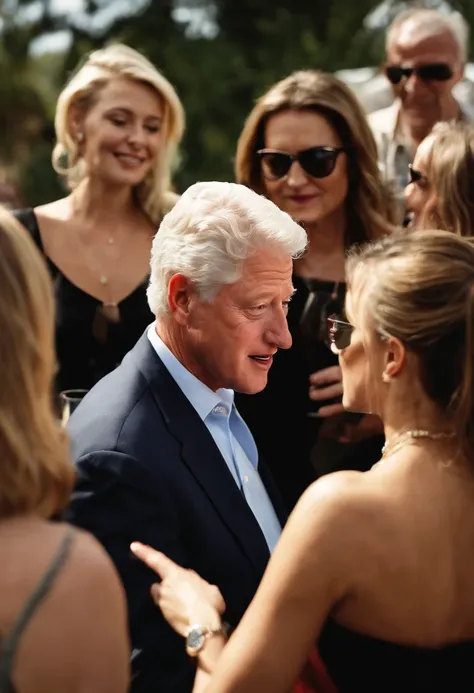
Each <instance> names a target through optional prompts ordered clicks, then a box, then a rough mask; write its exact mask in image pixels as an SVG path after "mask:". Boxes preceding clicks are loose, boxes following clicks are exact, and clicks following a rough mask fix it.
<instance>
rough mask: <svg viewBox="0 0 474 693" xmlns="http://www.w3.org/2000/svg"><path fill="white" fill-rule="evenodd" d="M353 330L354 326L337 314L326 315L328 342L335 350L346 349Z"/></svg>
mask: <svg viewBox="0 0 474 693" xmlns="http://www.w3.org/2000/svg"><path fill="white" fill-rule="evenodd" d="M353 331H354V326H353V325H351V324H350V322H346V321H345V320H341V318H340V317H339V316H338V315H330V316H329V317H328V334H329V342H330V344H331V346H333V347H335V348H336V350H337V351H341V349H346V347H348V346H349V344H350V343H351V336H352V333H353Z"/></svg>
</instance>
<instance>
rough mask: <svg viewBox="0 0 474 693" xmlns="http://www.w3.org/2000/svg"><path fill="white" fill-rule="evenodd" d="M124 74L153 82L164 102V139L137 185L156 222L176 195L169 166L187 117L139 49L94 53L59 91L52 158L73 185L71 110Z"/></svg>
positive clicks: (75, 159) (75, 158) (78, 175)
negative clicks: (155, 158)
mask: <svg viewBox="0 0 474 693" xmlns="http://www.w3.org/2000/svg"><path fill="white" fill-rule="evenodd" d="M117 77H123V78H126V79H131V80H134V81H137V82H141V83H143V84H146V85H148V86H150V87H151V88H152V89H153V90H154V91H155V92H156V93H157V94H158V95H159V96H160V98H161V100H162V102H163V106H164V119H163V133H164V142H163V144H162V146H161V147H160V152H159V154H158V157H157V160H156V163H155V165H154V167H153V168H152V170H151V171H150V172H149V173H148V175H147V176H146V178H145V180H144V181H143V182H142V183H140V184H139V185H138V186H137V197H138V200H139V203H140V205H141V206H142V208H143V209H144V211H145V212H146V213H147V214H148V216H149V217H150V218H151V219H152V220H153V221H154V222H155V223H157V222H159V221H160V220H161V217H162V216H163V215H164V214H166V212H168V211H169V209H170V208H171V207H172V205H173V203H174V201H175V200H176V195H175V194H174V193H173V192H172V190H171V167H172V164H173V161H174V158H175V154H176V150H177V147H178V145H179V143H180V142H181V139H182V137H183V133H184V126H185V115H184V110H183V106H182V104H181V101H180V100H179V97H178V95H177V94H176V91H175V90H174V88H173V86H172V85H171V84H170V82H168V80H167V79H166V78H165V77H164V76H163V75H162V74H161V73H160V72H158V70H157V69H156V68H155V67H154V65H153V64H152V63H151V62H150V61H149V60H147V58H145V57H144V56H143V55H141V54H140V53H138V51H136V50H134V49H133V48H129V47H128V46H124V45H122V44H113V45H110V46H107V47H106V48H102V49H100V50H97V51H94V52H93V53H91V54H90V55H88V56H87V59H86V61H85V62H82V63H81V64H80V66H79V68H78V69H76V72H75V73H74V74H73V76H72V78H71V79H70V80H69V82H68V84H67V85H66V86H65V88H64V89H63V91H62V92H61V94H60V95H59V99H58V103H57V107H56V117H55V121H54V125H55V130H56V140H57V143H56V146H55V148H54V151H53V156H52V162H53V168H54V170H55V171H56V172H57V173H59V174H60V175H62V176H65V177H66V179H67V182H68V184H69V187H70V189H74V188H75V187H76V186H77V185H78V183H79V182H80V180H81V179H82V176H83V170H82V167H81V165H80V164H81V158H80V148H79V145H78V142H77V138H76V137H75V136H74V134H73V132H72V129H71V117H70V115H71V109H72V108H73V107H80V108H82V109H85V110H87V109H89V108H90V107H91V106H92V105H93V104H94V101H95V99H96V98H97V95H98V94H99V92H100V90H101V89H102V88H103V87H104V86H105V85H106V84H107V83H108V82H110V80H112V79H114V78H117Z"/></svg>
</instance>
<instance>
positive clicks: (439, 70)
mask: <svg viewBox="0 0 474 693" xmlns="http://www.w3.org/2000/svg"><path fill="white" fill-rule="evenodd" d="M416 71H417V73H418V75H419V76H420V77H421V79H426V80H427V81H430V80H434V81H436V82H446V81H447V80H448V79H451V77H452V76H453V71H452V70H451V68H450V67H449V65H446V64H445V63H434V64H433V65H420V66H419V67H418V68H417V70H416Z"/></svg>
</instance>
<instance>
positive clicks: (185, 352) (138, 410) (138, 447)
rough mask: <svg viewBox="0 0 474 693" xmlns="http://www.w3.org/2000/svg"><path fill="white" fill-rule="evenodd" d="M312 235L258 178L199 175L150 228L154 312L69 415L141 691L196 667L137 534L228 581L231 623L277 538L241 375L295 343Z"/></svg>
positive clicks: (83, 504)
mask: <svg viewBox="0 0 474 693" xmlns="http://www.w3.org/2000/svg"><path fill="white" fill-rule="evenodd" d="M305 244H306V234H305V232H304V231H303V229H302V228H301V227H300V226H299V225H297V224H296V223H295V222H294V221H292V219H291V218H290V217H289V216H288V215H287V214H285V213H284V212H281V211H280V210H279V209H278V208H277V207H276V206H275V205H274V204H273V203H271V202H270V201H269V200H266V199H265V198H263V197H261V196H259V195H257V194H256V193H254V192H252V191H251V190H249V189H248V188H245V187H243V186H241V185H236V184H230V183H198V184H196V185H194V186H192V187H191V188H189V190H188V191H187V192H185V193H184V195H183V196H182V197H181V199H180V200H179V201H178V203H177V204H176V206H175V207H174V209H173V210H172V211H171V212H170V213H169V214H168V215H167V216H166V217H165V218H164V220H163V222H162V224H161V226H160V229H159V231H158V233H157V235H156V237H155V239H154V242H153V251H152V260H151V280H150V284H149V289H148V298H149V304H150V308H151V310H152V312H153V313H154V314H155V316H156V322H155V323H154V324H153V325H151V326H150V328H149V329H148V330H147V332H146V333H145V335H143V337H142V338H141V340H140V341H139V342H138V344H137V345H136V347H135V348H134V349H133V350H132V351H131V352H130V353H129V354H128V355H127V356H126V357H125V359H124V361H123V363H122V364H121V366H120V367H119V368H118V369H117V370H115V371H114V372H113V373H111V374H110V375H108V376H106V377H105V378H104V379H103V380H102V381H100V382H99V383H98V384H97V385H96V386H95V387H94V388H93V389H92V390H91V392H90V393H89V394H88V395H87V396H86V398H85V399H84V400H83V402H82V403H81V405H80V406H79V408H78V409H77V410H76V412H75V413H74V415H73V416H72V418H71V420H70V425H69V433H70V436H71V441H72V453H73V457H74V459H75V461H76V467H77V475H78V477H77V485H76V489H75V492H74V494H73V499H72V503H71V506H70V508H69V510H68V513H67V519H69V520H71V521H72V522H74V523H75V524H78V525H80V526H82V527H84V528H86V529H87V530H89V531H91V532H92V533H93V534H94V535H95V536H96V537H97V538H98V539H99V540H100V541H101V542H102V543H103V544H104V546H105V547H106V549H107V550H108V551H109V553H110V555H111V557H112V559H113V561H114V563H115V565H116V566H117V568H118V570H119V573H120V575H121V578H122V580H123V583H124V586H125V591H126V594H127V599H128V606H129V620H130V633H131V641H132V670H133V677H132V681H133V682H132V691H133V693H138V692H140V693H145V692H146V693H152V692H153V693H156V691H163V693H165V692H166V693H188V692H190V691H191V690H192V686H193V678H194V673H195V669H194V667H193V666H192V664H191V662H190V660H189V659H188V658H187V656H186V653H185V651H184V649H183V646H182V643H181V642H180V640H179V638H178V637H177V636H175V634H174V633H173V632H172V631H171V629H170V628H169V627H168V626H167V625H166V624H165V622H164V620H163V618H162V617H161V615H160V614H159V612H158V610H157V609H156V607H155V606H154V604H153V601H152V599H151V597H150V594H149V591H150V586H151V585H152V583H153V582H154V581H155V579H156V576H155V577H154V575H153V574H152V573H151V571H148V570H147V569H145V568H144V567H143V565H141V564H139V563H138V562H137V561H136V560H134V559H133V557H132V556H131V554H130V552H129V545H130V543H131V542H132V541H134V540H139V541H142V542H144V543H147V544H150V545H151V546H153V547H155V548H156V549H159V550H162V551H164V552H165V553H166V554H167V555H169V556H171V557H172V558H173V560H175V561H176V562H177V563H179V564H180V565H184V566H186V567H188V568H192V569H194V570H196V571H197V572H198V573H199V574H200V575H203V577H205V578H206V579H207V580H208V581H210V582H211V583H214V584H217V585H218V586H219V588H220V590H221V592H222V593H223V595H224V598H225V601H226V605H227V609H226V616H225V618H226V620H227V621H228V622H229V623H230V624H231V625H235V624H236V623H237V622H238V621H239V619H240V617H241V616H242V615H243V613H244V611H245V609H246V608H247V606H248V604H249V603H250V601H251V599H252V597H253V595H254V593H255V591H256V589H257V586H258V583H259V581H260V578H261V576H262V575H263V572H264V570H265V566H266V563H267V561H268V558H269V555H270V553H271V551H272V549H273V547H274V546H275V543H276V542H277V540H278V537H279V534H280V529H281V525H282V523H283V522H284V521H285V512H284V510H283V507H282V506H281V504H280V502H279V499H278V493H277V492H276V490H275V488H274V487H273V484H272V481H271V479H270V478H269V475H268V473H267V471H266V469H265V467H264V465H263V463H262V462H261V461H260V460H259V459H258V453H257V449H256V446H255V443H254V440H253V438H252V435H251V434H250V431H249V429H248V428H247V426H246V425H245V423H244V421H243V420H242V419H241V417H240V416H239V414H238V412H237V411H236V409H235V406H234V404H233V390H238V391H240V392H245V393H249V394H250V393H255V392H259V391H260V390H262V389H263V388H264V387H265V385H266V382H267V376H268V371H269V369H270V367H271V365H272V358H273V355H274V354H275V352H276V351H277V349H279V348H289V347H290V345H291V337H290V334H289V332H288V326H287V321H286V311H287V305H288V302H289V301H290V299H291V296H292V293H293V286H292V281H291V275H292V259H293V257H295V256H297V255H298V254H300V253H301V252H302V251H303V249H304V247H305ZM289 463H290V462H289ZM201 635H202V637H204V635H203V634H201ZM190 637H192V638H195V640H194V644H196V637H197V638H198V640H199V637H200V636H199V633H198V634H196V633H194V634H192V635H191V636H190Z"/></svg>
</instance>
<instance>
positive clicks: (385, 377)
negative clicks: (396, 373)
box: [382, 371, 391, 383]
mask: <svg viewBox="0 0 474 693" xmlns="http://www.w3.org/2000/svg"><path fill="white" fill-rule="evenodd" d="M382 380H383V381H384V383H389V382H390V381H391V377H390V376H389V374H388V373H385V371H384V372H383V373H382Z"/></svg>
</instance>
